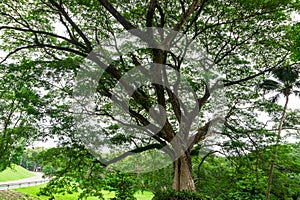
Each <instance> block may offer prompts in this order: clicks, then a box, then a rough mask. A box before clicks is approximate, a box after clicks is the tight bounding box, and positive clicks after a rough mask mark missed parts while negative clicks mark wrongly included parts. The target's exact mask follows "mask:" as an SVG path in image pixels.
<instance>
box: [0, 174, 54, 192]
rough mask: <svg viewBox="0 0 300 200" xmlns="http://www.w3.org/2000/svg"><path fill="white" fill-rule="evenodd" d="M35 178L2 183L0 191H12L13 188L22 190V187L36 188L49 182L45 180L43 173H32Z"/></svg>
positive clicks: (0, 183)
mask: <svg viewBox="0 0 300 200" xmlns="http://www.w3.org/2000/svg"><path fill="white" fill-rule="evenodd" d="M32 173H34V174H35V176H33V177H30V178H23V179H19V180H14V181H5V182H0V190H6V189H12V188H20V187H27V186H35V185H40V184H43V183H46V182H48V181H49V179H48V178H43V177H42V176H43V173H41V172H32Z"/></svg>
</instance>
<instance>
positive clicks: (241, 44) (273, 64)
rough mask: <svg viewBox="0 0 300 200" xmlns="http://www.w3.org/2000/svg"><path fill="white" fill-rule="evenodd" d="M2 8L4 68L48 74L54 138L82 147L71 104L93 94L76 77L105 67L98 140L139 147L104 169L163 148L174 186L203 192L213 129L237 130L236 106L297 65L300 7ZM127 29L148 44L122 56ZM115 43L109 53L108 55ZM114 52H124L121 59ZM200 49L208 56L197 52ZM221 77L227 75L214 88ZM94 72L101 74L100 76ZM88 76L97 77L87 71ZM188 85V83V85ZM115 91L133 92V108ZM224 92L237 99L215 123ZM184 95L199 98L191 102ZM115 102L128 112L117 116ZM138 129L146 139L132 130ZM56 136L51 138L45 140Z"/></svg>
mask: <svg viewBox="0 0 300 200" xmlns="http://www.w3.org/2000/svg"><path fill="white" fill-rule="evenodd" d="M0 6H1V12H0V22H1V25H0V30H1V44H0V45H1V48H2V49H3V50H4V51H5V52H6V55H5V56H3V59H2V61H1V64H2V66H7V63H8V62H14V63H15V66H18V64H19V65H21V66H30V69H29V71H30V73H32V72H35V73H36V74H38V75H34V74H32V77H33V79H34V80H36V81H38V82H39V83H40V87H43V88H44V89H43V92H42V95H44V97H45V98H47V99H48V100H49V99H51V101H50V102H48V103H49V104H48V106H47V107H46V108H41V110H40V111H41V113H43V114H45V115H47V116H48V118H47V120H48V121H50V122H51V123H52V124H51V125H52V128H51V130H52V133H56V134H58V135H60V136H62V137H61V139H62V140H64V141H66V140H67V141H71V143H72V142H73V143H79V144H81V145H82V140H80V138H78V137H79V136H78V135H76V134H77V133H76V127H78V124H76V126H75V125H74V124H72V123H71V121H72V120H71V119H72V117H74V115H72V113H73V114H74V107H73V108H72V109H69V108H68V107H67V106H63V104H66V103H68V100H69V99H70V98H72V97H74V95H75V97H76V96H77V97H78V92H82V93H84V92H87V89H89V88H90V87H86V86H85V85H84V84H83V87H84V89H85V90H81V89H82V88H81V85H79V88H78V83H77V85H74V83H76V81H74V80H76V76H81V75H82V73H83V74H84V72H85V71H84V70H86V68H84V67H85V66H86V64H87V63H93V64H91V65H94V66H96V67H97V68H99V69H102V70H103V72H102V76H101V77H96V79H97V78H98V79H99V80H97V84H98V85H96V87H95V88H93V89H96V91H92V92H95V96H96V97H98V98H96V99H94V102H91V103H93V104H92V105H93V115H96V116H97V117H100V119H102V122H101V123H100V124H99V126H98V128H99V127H101V128H99V130H94V131H93V133H89V134H94V133H96V136H97V138H104V137H106V138H108V139H110V143H111V144H112V145H116V144H119V145H125V146H127V148H129V150H128V149H126V152H122V153H123V154H122V155H118V156H117V157H116V158H113V159H111V160H108V161H105V162H103V161H101V160H99V162H101V164H103V165H108V164H111V163H114V162H116V161H118V160H119V159H121V158H125V157H127V156H129V155H131V154H133V153H139V152H143V151H148V150H151V149H162V150H163V151H164V152H165V153H166V154H167V155H168V156H170V157H171V158H172V159H173V161H174V181H173V188H174V189H175V190H184V189H187V190H194V189H195V185H194V181H193V177H192V163H191V156H190V153H191V151H192V149H193V147H194V146H196V145H197V144H199V143H200V142H201V141H203V140H205V139H206V138H207V137H208V136H209V135H210V134H211V133H212V132H213V129H211V128H210V127H211V126H212V124H215V123H218V122H219V123H222V124H225V125H229V124H230V120H231V116H232V115H233V114H234V112H233V110H234V109H236V108H238V106H236V105H235V104H236V102H239V101H240V100H241V99H246V98H248V97H249V96H251V97H252V98H254V97H255V95H248V94H250V93H252V94H253V92H252V89H253V88H254V85H255V84H256V83H257V82H259V80H258V79H259V78H260V77H261V76H262V75H264V74H266V73H267V72H270V71H272V70H274V69H276V68H278V67H281V66H282V65H283V64H284V65H290V64H291V63H290V61H289V54H290V46H291V44H290V43H291V42H290V41H289V39H288V38H286V37H284V35H285V30H286V29H287V27H288V26H289V22H290V23H292V22H291V20H290V18H289V16H290V13H291V12H292V11H293V10H294V7H296V6H297V1H293V0H285V1H265V0H255V1H248V0H247V1H235V0H232V1H209V0H201V1H200V0H193V1H189V0H178V1H158V0H150V1H138V0H137V1H123V2H118V1H107V0H93V1H84V0H72V1H63V0H60V1H58V0H35V1H22V0H18V1H7V0H3V1H1V3H0ZM146 27H159V28H161V29H153V28H146ZM170 30H171V31H170ZM178 31H179V32H180V33H178ZM120 32H127V33H130V34H132V35H133V36H134V37H135V38H137V39H139V40H140V41H141V42H142V43H144V44H145V46H142V47H140V48H135V49H133V50H132V52H130V51H128V49H129V50H130V48H132V46H129V47H127V51H126V52H127V53H125V54H122V53H120V52H118V50H119V49H120V50H121V52H122V49H124V48H126V45H125V47H124V46H122V45H121V46H119V43H118V42H120V41H117V40H116V39H115V38H117V35H118V33H120ZM103 40H105V41H112V42H111V43H109V44H107V43H102V41H103ZM129 42H130V41H129ZM182 43H183V44H182ZM105 45H107V46H109V47H108V48H106V49H105V48H104V47H107V46H105ZM111 48H116V50H117V52H118V53H119V54H114V55H113V56H111V54H110V51H111ZM190 48H193V49H194V50H195V49H197V50H198V51H197V52H196V53H195V52H190V51H189V49H190ZM97 49H98V50H97ZM199 52H201V55H202V56H203V55H205V56H203V57H201V56H200V54H199ZM195 55H196V57H195ZM85 58H86V60H84V59H85ZM185 58H188V59H185ZM111 59H113V60H111ZM87 60H89V61H87ZM16 61H19V63H16ZM82 63H85V65H80V64H82ZM149 63H150V65H148V64H149ZM212 64H213V65H212ZM149 66H150V67H149ZM212 66H214V67H213V68H212ZM207 68H210V69H212V70H211V71H209V70H206V69H207ZM134 70H136V71H134ZM170 70H171V71H172V70H173V71H172V73H170ZM129 72H130V74H131V75H132V73H133V72H135V73H133V75H134V78H133V79H134V82H130V77H126V74H128V73H129ZM138 72H139V73H140V74H142V75H143V77H146V78H147V80H148V84H146V85H143V84H142V85H141V84H140V83H139V82H138V80H143V79H139V76H137V73H138ZM173 72H174V73H173ZM214 72H216V73H218V74H222V75H223V76H221V78H218V79H217V80H216V81H214V82H210V81H209V80H211V79H212V78H215V74H214ZM89 73H90V75H91V77H92V75H93V72H90V71H89ZM83 77H84V78H87V76H86V74H84V75H83ZM123 77H125V78H123ZM77 80H81V79H78V77H77ZM86 80H87V82H88V79H86ZM30 81H31V80H30ZM181 81H184V82H185V83H188V84H185V85H183V86H182V87H178V86H181V85H180V82H181ZM131 84H133V85H134V84H136V85H138V86H139V87H133V85H131ZM139 84H140V85H139ZM185 86H187V88H188V89H184V87H185ZM33 88H34V87H31V89H33ZM115 88H121V89H122V90H124V91H126V92H128V93H130V95H129V99H128V102H126V103H127V104H125V103H124V101H123V99H122V97H119V96H117V95H118V93H117V92H118V90H116V89H115ZM189 88H191V89H189ZM221 89H222V92H223V93H224V94H225V96H226V98H227V99H228V101H226V102H223V104H222V110H224V111H225V114H224V115H223V116H218V115H215V116H214V115H211V112H212V105H213V104H214V103H215V104H216V102H217V103H220V102H218V101H216V102H213V98H212V97H213V96H214V94H215V93H216V92H218V91H220V90H221ZM181 90H184V91H188V92H190V91H191V92H192V93H191V96H189V94H185V93H182V94H181V93H180V91H181ZM87 93H88V92H87ZM241 93H242V94H241ZM254 93H255V92H254ZM72 95H73V96H72ZM87 95H90V94H87ZM79 96H80V95H79ZM82 96H84V97H86V94H82ZM90 96H93V95H90ZM116 97H118V98H116ZM120 98H121V99H120ZM186 98H189V99H188V100H186ZM83 103H87V102H83ZM157 104H159V106H155V105H157ZM85 105H86V106H87V107H88V106H90V105H88V104H85ZM114 105H117V106H118V108H119V110H117V111H116V109H113V108H112V106H114ZM121 111H122V112H123V113H124V114H125V115H126V116H128V117H129V118H128V119H127V121H126V120H124V119H123V118H121V117H115V114H116V113H119V112H121ZM125 115H122V116H125ZM75 118H76V116H75ZM108 119H109V120H110V121H108ZM197 119H199V120H197ZM105 121H108V122H107V126H105V125H104V124H105ZM195 121H196V122H197V123H196V124H195ZM80 122H81V121H80ZM127 122H130V123H127ZM64 125H65V126H64ZM71 125H74V126H73V127H72V126H71ZM93 125H95V123H94V124H93ZM153 125H154V126H153ZM79 126H80V125H79ZM195 126H196V128H194V127H195ZM128 127H130V130H131V129H132V128H135V129H136V130H140V132H142V133H144V132H145V134H138V133H137V132H129V129H128ZM84 128H86V127H84ZM145 129H147V130H146V131H145ZM141 130H142V131H141ZM149 132H150V133H149ZM146 133H147V134H146ZM48 134H49V131H45V134H44V135H45V136H47V135H48ZM149 134H150V136H149ZM92 136H93V135H90V136H89V137H90V139H92V138H93V137H92ZM67 138H68V139H67ZM83 143H84V144H85V145H86V142H83ZM86 146H87V148H89V146H88V145H86ZM93 148H94V149H93V150H95V146H94V147H93ZM123 150H124V149H123Z"/></svg>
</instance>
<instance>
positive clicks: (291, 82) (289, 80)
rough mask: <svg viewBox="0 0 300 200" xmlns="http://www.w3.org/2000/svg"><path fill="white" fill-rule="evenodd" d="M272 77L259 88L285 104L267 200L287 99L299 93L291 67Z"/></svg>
mask: <svg viewBox="0 0 300 200" xmlns="http://www.w3.org/2000/svg"><path fill="white" fill-rule="evenodd" d="M273 75H274V76H275V78H276V79H277V80H276V81H275V80H271V79H267V80H265V81H264V83H263V84H262V85H261V87H262V88H263V89H265V90H269V91H276V92H279V93H277V94H276V95H275V96H274V97H273V99H272V101H273V102H275V101H276V100H278V98H279V95H280V94H282V95H283V96H284V97H285V104H284V107H283V111H282V115H281V117H280V121H279V125H278V133H277V138H276V142H275V149H274V152H273V159H274V161H273V162H272V164H271V168H270V174H269V181H268V189H267V199H270V191H271V185H272V179H273V173H274V167H275V162H276V161H275V160H276V156H277V145H278V144H279V143H280V142H281V137H282V133H281V132H282V128H283V123H284V120H285V116H286V112H287V107H288V103H289V97H290V95H291V94H292V93H294V94H296V95H298V96H299V94H300V91H298V90H297V89H296V88H297V87H299V86H300V81H299V72H298V71H297V70H296V69H293V68H291V67H283V68H279V69H276V70H274V71H273Z"/></svg>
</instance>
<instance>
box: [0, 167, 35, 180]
mask: <svg viewBox="0 0 300 200" xmlns="http://www.w3.org/2000/svg"><path fill="white" fill-rule="evenodd" d="M32 176H34V174H33V173H31V172H30V171H28V170H26V169H24V168H23V167H21V166H19V165H13V168H12V169H11V168H8V169H6V170H4V171H3V172H0V182H4V181H12V180H18V179H22V178H29V177H32Z"/></svg>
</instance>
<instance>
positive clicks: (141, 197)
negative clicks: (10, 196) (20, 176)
mask: <svg viewBox="0 0 300 200" xmlns="http://www.w3.org/2000/svg"><path fill="white" fill-rule="evenodd" d="M43 186H45V185H39V186H31V187H24V188H18V189H14V190H15V191H18V192H22V193H25V194H30V195H32V196H34V197H38V198H39V199H41V200H46V199H48V198H49V197H47V196H37V193H38V192H39V189H40V188H41V187H43ZM78 195H79V194H78V193H74V194H65V195H62V194H57V195H54V197H55V199H57V200H77V199H78ZM103 195H104V198H105V199H110V198H113V197H114V196H115V194H114V192H108V191H103ZM135 197H136V198H137V199H138V200H151V199H152V197H153V194H152V193H151V192H146V191H145V192H143V193H142V192H138V193H136V194H135ZM96 199H97V198H96V197H89V198H88V200H96Z"/></svg>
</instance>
